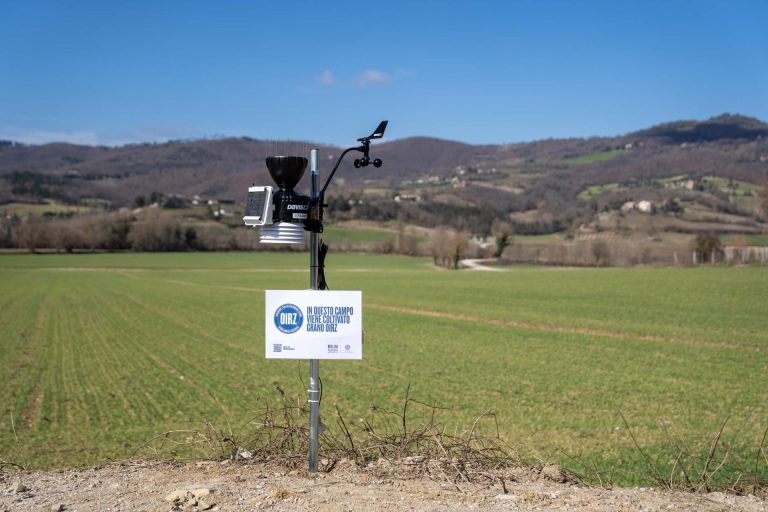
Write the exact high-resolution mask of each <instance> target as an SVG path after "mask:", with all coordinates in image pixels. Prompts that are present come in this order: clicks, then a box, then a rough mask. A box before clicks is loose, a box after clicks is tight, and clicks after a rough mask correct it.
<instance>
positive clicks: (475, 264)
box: [461, 258, 506, 272]
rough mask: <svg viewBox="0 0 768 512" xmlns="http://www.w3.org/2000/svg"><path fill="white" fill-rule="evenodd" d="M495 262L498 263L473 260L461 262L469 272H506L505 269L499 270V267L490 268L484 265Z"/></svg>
mask: <svg viewBox="0 0 768 512" xmlns="http://www.w3.org/2000/svg"><path fill="white" fill-rule="evenodd" d="M494 261H497V260H496V259H493V258H491V259H487V258H486V259H480V260H478V259H473V260H461V264H462V265H464V266H465V267H466V268H468V269H469V270H484V271H486V272H505V271H506V270H505V269H502V268H499V267H489V266H488V265H483V263H492V262H494Z"/></svg>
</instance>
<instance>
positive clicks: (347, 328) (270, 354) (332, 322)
mask: <svg viewBox="0 0 768 512" xmlns="http://www.w3.org/2000/svg"><path fill="white" fill-rule="evenodd" d="M386 128H387V121H382V122H381V123H379V126H378V127H377V128H376V129H375V130H374V131H373V133H371V134H370V135H368V136H366V137H361V138H359V139H357V142H359V143H360V144H359V145H356V146H353V147H350V148H347V149H345V150H344V151H343V152H342V153H341V155H339V158H338V160H337V161H336V165H335V166H334V167H333V170H331V172H330V174H329V175H328V179H327V180H326V181H325V184H324V185H323V187H322V188H320V187H319V186H318V183H319V177H320V171H319V169H318V155H319V150H317V149H312V150H311V151H310V158H309V161H307V158H305V157H302V156H283V155H280V156H268V157H267V159H266V164H267V169H268V171H269V175H270V176H271V177H272V179H273V180H274V182H275V185H277V189H275V188H274V187H272V186H271V185H267V186H252V187H250V188H249V189H248V198H247V201H246V207H245V216H244V217H243V222H245V224H246V225H247V226H253V227H260V228H261V236H260V239H259V241H260V243H264V244H303V243H304V233H305V232H309V246H308V248H309V258H310V261H309V270H310V272H309V285H310V289H309V290H266V291H265V301H264V303H265V321H264V328H265V356H266V358H267V359H309V389H308V390H307V391H308V394H309V399H308V403H309V408H310V409H309V413H310V416H309V455H308V457H309V471H310V473H315V472H317V459H318V445H319V434H320V433H321V430H322V428H323V427H322V425H321V423H320V399H321V386H320V360H321V359H351V360H354V359H358V360H359V359H362V358H363V332H362V325H363V322H362V314H363V309H362V292H361V291H328V285H327V283H326V281H325V256H326V254H327V252H328V246H327V245H326V244H324V243H323V242H322V240H321V239H320V238H319V235H320V233H322V232H323V210H324V209H325V208H326V207H327V206H328V205H327V204H325V192H326V190H327V189H328V185H329V184H330V183H331V180H332V179H333V177H334V175H335V174H336V171H337V170H338V168H339V165H341V162H342V160H343V159H344V157H345V156H346V155H347V154H349V153H351V152H354V151H357V152H359V153H362V156H361V157H360V158H356V159H355V160H354V166H355V168H356V169H359V168H361V167H367V166H369V165H373V166H374V167H377V168H378V167H381V166H382V161H381V159H378V158H375V159H371V158H370V145H371V141H372V140H375V139H380V138H382V137H383V136H384V131H385V130H386ZM308 163H309V166H310V195H309V196H306V195H302V194H299V193H297V192H296V190H295V188H296V185H298V183H299V181H301V178H302V177H303V176H304V172H305V171H306V168H307V164H308Z"/></svg>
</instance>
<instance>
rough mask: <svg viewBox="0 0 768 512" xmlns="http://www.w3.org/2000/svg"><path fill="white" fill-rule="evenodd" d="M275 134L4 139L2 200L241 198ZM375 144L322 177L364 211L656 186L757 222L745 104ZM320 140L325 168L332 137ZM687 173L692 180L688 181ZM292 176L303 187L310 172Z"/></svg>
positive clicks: (657, 192)
mask: <svg viewBox="0 0 768 512" xmlns="http://www.w3.org/2000/svg"><path fill="white" fill-rule="evenodd" d="M393 122H396V120H394V121H393ZM350 142H351V143H352V142H354V141H350ZM281 144H282V145H283V147H286V148H291V147H301V146H300V145H299V144H298V143H293V142H290V141H285V142H282V143H275V142H267V141H260V140H254V139H249V138H227V139H214V140H194V141H175V142H167V143H162V144H133V145H127V146H122V147H116V148H109V147H89V146H78V145H71V144H46V145H41V146H25V145H20V144H15V143H11V142H0V202H3V203H8V202H12V201H28V202H34V201H40V200H45V199H56V200H58V201H61V202H65V203H77V202H79V201H82V200H86V199H97V200H99V201H102V202H106V203H107V204H111V205H112V206H113V207H122V206H131V205H132V203H133V201H134V199H135V198H136V197H137V196H148V195H149V194H150V193H152V192H160V193H162V194H165V195H166V196H170V195H180V196H186V197H191V196H194V195H200V196H203V197H206V198H219V199H232V200H235V201H237V202H242V201H243V200H244V198H245V194H246V189H247V187H248V186H249V185H250V184H252V183H259V184H269V183H270V182H271V180H270V179H269V177H268V175H267V172H266V168H265V165H264V159H265V157H266V156H268V154H269V153H270V152H271V151H274V149H275V148H279V147H280V146H281ZM372 148H373V149H372V156H373V157H376V158H382V159H383V160H384V166H383V167H382V168H379V169H376V168H374V167H373V166H371V167H367V168H364V169H354V168H353V167H352V160H353V158H349V160H348V161H347V162H346V163H345V165H344V167H343V168H342V169H340V170H339V173H338V175H337V176H338V178H337V180H336V181H335V183H334V186H332V187H331V189H329V190H330V194H329V197H333V196H337V197H343V198H347V197H352V196H354V197H368V198H369V199H367V200H366V204H368V205H371V208H367V209H366V210H365V211H363V212H361V213H360V214H361V215H363V216H365V217H368V218H377V217H378V218H379V219H384V218H395V217H397V218H401V219H402V218H406V219H407V220H409V221H412V222H413V223H416V224H426V225H434V223H453V224H459V226H458V227H464V228H467V229H470V230H472V231H478V230H481V231H487V230H488V229H490V228H489V227H486V228H482V229H480V226H482V225H486V224H488V225H489V224H490V222H491V221H492V220H493V219H500V220H502V221H508V222H512V223H513V224H516V225H517V229H518V230H523V231H524V230H526V229H530V230H531V231H532V232H551V231H558V230H563V229H573V228H575V227H577V226H580V225H590V223H592V224H594V222H595V219H596V217H595V215H596V214H597V213H598V212H599V211H600V210H605V211H610V210H616V209H617V208H618V207H619V206H620V204H623V203H625V202H627V201H630V200H640V199H644V198H649V199H650V198H652V199H653V200H654V202H655V203H656V204H658V205H662V204H668V203H669V202H670V201H672V200H673V199H674V200H678V201H688V202H689V203H690V204H694V203H695V204H697V205H700V204H706V205H708V206H707V208H708V209H709V210H712V211H713V212H715V213H717V212H720V213H728V214H733V215H737V216H739V217H740V218H743V219H744V222H746V223H750V225H752V226H753V227H754V229H752V228H750V229H752V231H754V232H758V231H760V230H761V229H762V227H760V225H759V223H760V221H761V220H762V215H763V213H762V210H761V208H762V203H761V201H762V199H761V196H760V187H761V186H762V185H763V184H764V183H765V182H766V181H768V124H766V123H764V122H762V121H760V120H758V119H754V118H750V117H745V116H739V115H728V114H726V115H721V116H718V117H715V118H712V119H709V120H706V121H677V122H672V123H666V124H662V125H658V126H654V127H651V128H648V129H644V130H641V131H637V132H633V133H629V134H626V135H622V136H617V137H596V138H588V139H549V140H542V141H536V142H529V143H519V144H508V145H481V146H478V145H468V144H463V143H459V142H452V141H446V140H439V139H434V138H428V137H414V138H408V139H402V140H396V141H389V142H384V141H382V142H376V143H375V144H374V145H373V146H372ZM320 150H321V175H322V173H323V172H326V173H327V172H328V171H329V170H330V168H331V166H332V164H333V163H334V162H335V159H336V158H337V156H338V154H339V153H340V151H341V149H340V148H336V147H331V146H320ZM683 180H692V181H691V182H692V183H693V184H694V185H691V187H692V188H690V189H685V187H683V186H682V185H679V183H682V182H683ZM707 180H709V181H707ZM717 180H725V181H724V182H719V181H717ZM675 187H677V188H675ZM681 187H682V188H681ZM729 187H730V188H729ZM739 187H741V188H739ZM300 188H303V189H305V190H306V188H308V187H307V185H306V181H305V182H304V183H302V184H300ZM697 194H698V195H697ZM705 196H706V197H705ZM396 199H397V201H400V203H399V204H398V205H395V204H394V203H395V202H396V201H395V200H396ZM406 203H407V204H406ZM521 219H525V220H524V221H523V220H521ZM462 223H464V225H461V224H462ZM521 223H524V224H525V225H523V224H521Z"/></svg>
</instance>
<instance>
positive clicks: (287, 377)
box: [0, 253, 768, 484]
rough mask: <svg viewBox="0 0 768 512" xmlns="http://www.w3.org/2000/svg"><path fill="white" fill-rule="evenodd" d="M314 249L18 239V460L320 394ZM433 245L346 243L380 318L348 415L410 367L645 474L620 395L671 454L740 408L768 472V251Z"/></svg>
mask: <svg viewBox="0 0 768 512" xmlns="http://www.w3.org/2000/svg"><path fill="white" fill-rule="evenodd" d="M307 259H308V258H307V255H306V254H296V253H270V254H242V253H241V254H235V253H227V254H195V253H181V254H114V255H99V254H94V255H36V256H32V255H4V256H0V291H1V292H2V293H0V304H1V306H0V347H2V350H1V351H0V396H1V397H2V408H1V409H0V412H1V413H2V417H1V418H0V462H1V461H6V462H8V461H11V462H16V463H19V464H23V465H26V466H29V467H34V468H51V467H62V466H72V465H86V464H94V463H100V462H104V461H106V460H108V459H120V458H125V457H128V456H130V455H131V454H133V453H134V448H136V447H137V446H138V445H140V444H141V443H142V442H144V441H147V440H149V439H150V438H151V437H152V436H154V435H155V434H159V433H161V432H164V431H167V430H172V429H184V428H192V427H193V426H195V425H199V424H200V422H201V421H204V420H205V421H210V422H212V423H213V424H215V425H217V426H219V427H221V428H224V427H223V426H224V425H226V424H227V422H229V424H231V425H232V428H233V429H234V430H237V429H247V427H243V425H244V424H246V423H247V421H248V420H249V419H251V418H253V417H254V416H256V415H257V414H258V413H259V412H261V408H262V407H263V405H262V404H263V401H264V400H266V399H275V398H277V393H276V391H275V385H279V386H280V387H281V388H282V389H284V390H285V391H286V392H287V393H288V394H289V395H290V396H294V397H300V398H301V399H303V398H304V397H305V391H304V390H305V389H306V384H305V383H303V382H302V379H304V380H306V374H307V372H308V369H307V364H306V362H296V361H277V360H270V361H266V360H265V359H264V348H263V343H264V340H263V330H264V294H263V290H264V289H305V288H307V287H308V280H309V277H308V273H307V271H306V266H307ZM430 263H431V262H430V261H428V260H424V259H415V258H401V257H385V256H365V255H349V254H334V253H331V254H330V255H329V256H328V259H327V261H326V264H327V266H328V270H327V277H328V282H329V285H330V287H331V288H332V289H336V290H341V289H352V290H354V289H361V290H363V303H364V325H365V348H364V350H365V358H364V360H363V361H360V362H347V361H326V362H323V363H322V364H321V377H322V380H323V389H324V391H323V392H324V397H323V408H324V409H323V410H324V411H325V413H326V414H327V416H328V418H329V419H327V423H328V424H329V427H331V428H335V426H334V422H333V421H332V410H333V407H332V406H333V404H338V406H339V407H340V409H341V410H342V411H344V413H345V415H346V416H347V417H349V418H353V419H356V418H362V417H365V416H366V415H368V414H369V412H368V408H369V406H370V405H371V404H376V405H379V406H382V407H385V408H393V409H394V408H398V407H400V406H401V405H402V400H403V398H404V395H405V390H406V388H407V387H408V386H409V385H410V386H411V389H410V396H411V397H413V398H415V399H418V400H420V401H423V402H428V403H431V402H432V401H436V402H437V403H438V404H439V405H441V406H443V407H445V408H446V410H444V411H442V412H441V413H440V418H439V420H440V421H441V422H443V423H445V424H446V425H447V427H448V428H450V429H453V428H457V429H463V428H467V427H469V426H470V425H471V423H472V421H473V420H474V419H475V418H476V417H477V416H479V415H480V414H482V413H484V412H485V411H488V410H492V411H494V412H495V413H496V414H497V415H498V420H499V426H500V429H501V432H502V435H503V437H504V439H505V440H506V441H507V442H508V443H509V444H510V445H511V446H513V447H515V448H516V449H517V450H518V451H520V453H521V454H522V455H523V456H524V457H525V458H527V459H528V460H531V461H534V460H538V459H543V460H551V461H557V462H560V463H562V464H564V465H566V466H567V467H570V468H572V469H574V470H577V471H581V472H584V468H583V467H582V466H583V465H585V464H588V465H592V464H594V465H595V467H597V468H599V469H600V470H601V471H603V472H605V473H603V474H610V475H611V478H613V479H615V480H616V481H618V482H620V483H624V484H633V483H638V482H647V481H648V469H647V466H646V463H645V462H644V460H643V456H642V455H641V454H640V453H639V452H638V450H637V449H636V448H635V447H634V445H633V442H632V439H631V438H630V436H629V432H628V431H627V429H626V427H625V426H624V424H623V421H622V420H621V417H620V415H619V412H621V413H622V414H623V415H624V416H625V417H626V419H627V422H628V423H629V425H630V426H631V428H632V433H633V434H634V436H635V437H636V439H637V441H638V443H639V444H640V445H641V446H642V447H643V449H644V450H645V452H646V454H647V455H648V456H650V457H652V458H653V460H655V461H657V462H658V463H659V464H660V465H662V466H664V465H667V466H669V465H670V464H671V463H672V462H673V461H672V460H671V457H670V456H669V450H668V448H667V444H666V441H665V440H664V437H663V435H662V432H661V429H660V425H661V424H662V423H663V424H664V425H667V426H668V428H669V429H670V431H671V432H673V433H674V435H676V436H679V437H680V438H682V439H684V440H685V441H686V442H687V443H688V444H690V445H691V449H692V450H697V449H699V448H701V449H704V448H705V447H708V444H709V440H710V439H711V436H712V435H713V434H714V433H715V432H716V431H717V429H718V428H719V426H720V425H721V424H722V422H723V421H724V420H726V419H727V418H728V423H727V425H726V429H725V432H724V434H723V440H724V442H727V443H728V445H729V446H730V450H731V452H730V455H729V464H730V463H731V462H736V463H737V464H741V463H742V462H743V466H744V467H745V471H747V472H748V471H752V469H753V468H754V465H755V460H756V450H757V449H758V447H759V445H760V440H761V438H762V435H763V432H764V431H765V429H766V428H768V334H767V333H766V330H765V327H766V318H767V317H768V268H765V267H739V268H718V267H715V268H684V269H680V268H676V269H655V268H637V269H614V268H610V269H555V268H543V267H519V268H518V267H512V268H510V269H509V270H507V271H506V272H470V271H460V272H450V271H439V270H435V269H433V268H432V267H431V266H430V265H429V264H430ZM415 414H418V411H415ZM12 420H13V421H12ZM577 461H579V462H577ZM667 466H664V467H667ZM729 467H730V466H729ZM733 471H736V470H733ZM758 472H759V473H761V474H762V475H763V477H768V468H767V467H766V463H765V462H763V463H762V464H761V465H759V467H758Z"/></svg>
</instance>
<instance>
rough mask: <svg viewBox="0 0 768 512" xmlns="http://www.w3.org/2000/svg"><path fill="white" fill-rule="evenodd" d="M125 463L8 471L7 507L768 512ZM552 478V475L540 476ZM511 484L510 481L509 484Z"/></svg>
mask: <svg viewBox="0 0 768 512" xmlns="http://www.w3.org/2000/svg"><path fill="white" fill-rule="evenodd" d="M226 462H227V463H226V464H222V463H221V462H213V461H205V462H197V463H188V464H181V463H174V462H124V463H121V464H113V465H109V466H106V467H101V468H94V469H81V470H66V471H52V472H21V471H8V470H6V471H4V472H0V489H1V490H2V492H0V512H6V511H7V512H12V511H33V510H34V511H62V510H64V511H134V510H153V511H185V512H195V511H203V510H210V511H258V510H270V511H294V510H295V511H318V510H319V511H336V510H338V511H358V510H361V511H362V510H364V511H386V512H402V511H406V510H412V511H424V512H426V511H476V510H489V511H533V510H540V511H545V510H553V511H565V510H577V511H578V510H581V511H661V510H664V511H666V510H686V511H693V510H696V511H698V512H714V511H726V510H727V511H732V510H741V511H747V512H765V511H766V510H768V501H766V499H765V496H762V497H756V496H752V495H748V496H733V495H726V494H723V493H710V494H691V493H684V492H669V491H666V492H661V491H657V490H653V489H644V488H634V489H613V490H608V489H598V488H589V487H582V486H579V485H576V484H572V483H557V482H554V481H551V480H550V479H548V477H547V474H545V472H542V473H540V474H539V475H534V474H533V473H531V472H530V471H523V470H520V471H518V472H517V473H515V472H514V470H511V471H512V472H511V473H509V474H508V475H506V476H505V477H504V478H502V479H499V480H497V481H489V482H488V483H484V484H480V483H472V484H470V483H466V482H463V481H458V482H456V484H454V483H452V482H450V481H448V480H447V479H445V478H443V477H441V476H440V475H436V474H429V473H428V472H425V471H423V467H425V464H426V463H424V462H422V463H421V464H414V463H408V461H407V460H406V461H401V462H390V461H380V462H379V463H377V464H371V465H369V467H367V468H357V467H356V466H354V465H352V464H350V463H345V461H342V462H340V463H339V464H338V465H337V466H336V467H335V469H334V470H333V471H332V472H330V473H318V474H316V475H314V476H312V477H310V476H309V475H308V474H307V472H306V470H305V469H302V470H290V469H288V468H285V467H282V466H278V465H269V464H262V463H241V462H229V461H226ZM542 475H544V476H542ZM502 481H503V484H502Z"/></svg>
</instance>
